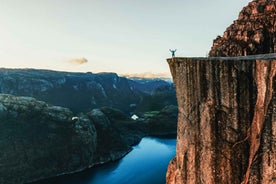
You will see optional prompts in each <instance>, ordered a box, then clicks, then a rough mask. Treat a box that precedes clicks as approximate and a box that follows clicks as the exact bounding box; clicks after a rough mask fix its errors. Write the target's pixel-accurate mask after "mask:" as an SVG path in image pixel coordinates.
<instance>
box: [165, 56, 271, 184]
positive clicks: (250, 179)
mask: <svg viewBox="0 0 276 184" xmlns="http://www.w3.org/2000/svg"><path fill="white" fill-rule="evenodd" d="M168 63H169V65H170V70H171V73H172V76H173V80H174V84H175V87H176V94H177V101H178V106H179V107H178V108H179V114H178V130H177V155H176V157H175V158H174V159H173V160H172V161H171V163H170V165H169V167H168V172H167V183H170V184H173V183H175V184H178V183H186V184H195V183H205V184H211V183H225V184H240V183H244V184H246V183H250V184H255V183H276V132H275V130H276V119H275V117H276V112H275V107H276V101H275V99H276V92H275V91H276V77H275V74H276V54H269V55H257V56H250V57H226V58H223V57H218V58H172V59H168Z"/></svg>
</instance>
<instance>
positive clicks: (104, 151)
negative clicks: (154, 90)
mask: <svg viewBox="0 0 276 184" xmlns="http://www.w3.org/2000/svg"><path fill="white" fill-rule="evenodd" d="M176 112H177V109H176V107H174V106H169V107H165V108H164V109H163V110H161V111H160V112H159V113H157V114H156V115H154V116H152V117H151V118H149V119H148V120H143V121H138V122H137V121H134V120H131V119H130V117H129V116H128V115H126V114H125V113H124V112H122V111H120V110H118V109H114V108H109V107H103V108H99V109H93V110H91V111H90V112H88V113H85V114H84V113H79V114H76V113H74V112H72V111H71V110H69V109H68V108H63V107H59V106H52V105H48V104H47V103H45V102H42V101H38V100H36V99H34V98H31V97H18V96H12V95H7V94H0V150H1V152H0V166H1V167H0V183H1V184H13V183H26V182H31V181H36V180H41V179H46V178H49V177H55V176H58V175H63V174H70V173H75V172H78V171H81V170H84V169H87V168H90V167H92V166H94V165H97V164H103V163H106V162H110V161H114V160H117V159H119V158H121V157H123V156H124V155H126V154H127V153H128V152H129V151H131V149H132V147H131V146H132V145H134V144H137V143H138V142H139V141H140V140H141V138H142V137H144V136H146V135H153V134H154V135H156V134H157V135H159V134H161V135H163V134H165V135H166V134H171V133H175V130H176V127H175V126H176V123H175V122H176ZM168 114H170V116H168ZM156 128H157V129H156ZM152 130H154V131H152Z"/></svg>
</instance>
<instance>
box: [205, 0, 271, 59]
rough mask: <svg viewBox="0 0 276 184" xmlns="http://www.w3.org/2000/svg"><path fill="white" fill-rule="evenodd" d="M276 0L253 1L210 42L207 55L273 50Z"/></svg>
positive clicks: (250, 53) (238, 54)
mask: <svg viewBox="0 0 276 184" xmlns="http://www.w3.org/2000/svg"><path fill="white" fill-rule="evenodd" d="M275 43H276V1H275V0H254V1H252V2H250V3H249V4H248V6H246V7H244V8H243V10H242V11H241V12H240V14H239V17H238V19H237V20H235V21H234V23H233V24H232V25H230V26H229V27H228V28H227V29H226V31H225V32H224V34H223V36H222V37H221V36H218V37H217V38H216V39H215V40H214V43H213V47H212V49H211V51H210V53H209V56H242V55H254V54H265V53H274V52H276V44H275Z"/></svg>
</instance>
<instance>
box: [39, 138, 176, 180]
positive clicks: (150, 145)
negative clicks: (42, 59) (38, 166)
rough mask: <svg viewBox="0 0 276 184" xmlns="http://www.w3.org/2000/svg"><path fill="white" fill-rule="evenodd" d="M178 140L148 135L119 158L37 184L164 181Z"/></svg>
mask: <svg viewBox="0 0 276 184" xmlns="http://www.w3.org/2000/svg"><path fill="white" fill-rule="evenodd" d="M175 148H176V139H173V138H153V137H146V138H143V139H142V140H141V142H140V143H139V144H138V145H137V146H134V149H133V151H131V152H130V153H129V154H127V155H126V156H125V157H124V158H122V159H121V160H119V161H116V162H112V163H109V164H105V165H103V166H98V167H95V168H93V169H90V170H88V171H85V172H81V173H78V174H73V175H69V176H61V177H58V178H55V179H51V180H47V181H44V182H40V183H36V184H44V183H51V184H164V183H165V182H166V178H165V177H166V171H167V167H168V164H169V161H170V160H171V159H172V158H173V157H174V156H175Z"/></svg>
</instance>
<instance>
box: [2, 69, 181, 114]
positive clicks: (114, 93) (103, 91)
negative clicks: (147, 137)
mask: <svg viewBox="0 0 276 184" xmlns="http://www.w3.org/2000/svg"><path fill="white" fill-rule="evenodd" d="M147 81H148V80H139V81H135V80H131V79H127V78H125V77H119V76H118V75H117V74H115V73H99V74H93V73H70V72H57V71H50V70H34V69H4V68H2V69H0V93H4V94H12V95H16V96H30V97H34V98H36V99H38V100H41V101H45V102H47V103H49V104H52V105H57V106H62V107H66V108H69V109H71V110H72V111H73V112H88V111H91V110H92V109H95V108H101V107H104V106H106V107H112V108H116V109H120V110H122V111H124V112H126V113H130V112H134V111H136V109H137V108H138V109H139V111H145V110H146V109H145V107H146V106H150V104H151V99H152V98H155V96H154V93H153V91H154V90H155V89H157V88H158V87H167V88H166V89H164V88H163V89H164V91H163V92H164V94H165V93H166V94H165V96H167V98H169V99H171V100H170V101H171V102H172V103H169V104H168V103H167V104H160V105H159V106H158V107H156V109H155V110H161V109H162V108H163V107H164V106H166V105H170V104H173V105H176V98H175V90H174V88H173V87H172V84H171V83H168V82H165V81H162V80H151V82H150V83H148V82H147ZM149 86H151V87H149ZM169 86H171V87H170V89H169V88H168V87H169ZM168 89H169V90H168ZM122 94H123V95H122ZM161 102H162V101H161ZM151 110H152V109H151Z"/></svg>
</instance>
